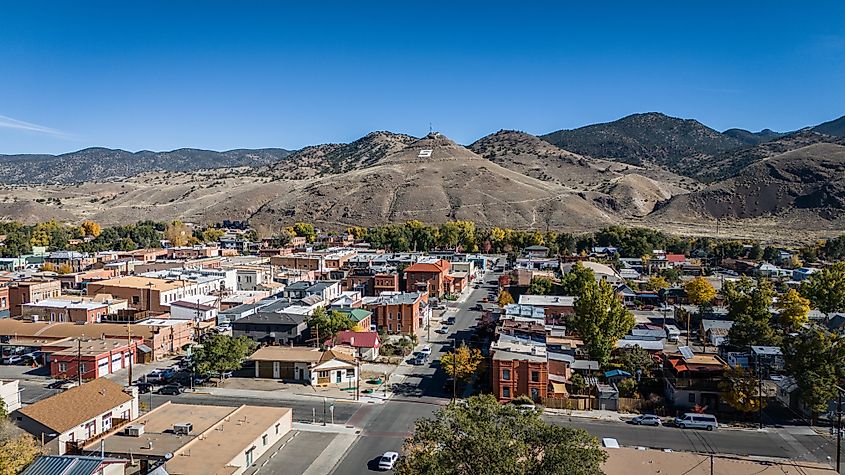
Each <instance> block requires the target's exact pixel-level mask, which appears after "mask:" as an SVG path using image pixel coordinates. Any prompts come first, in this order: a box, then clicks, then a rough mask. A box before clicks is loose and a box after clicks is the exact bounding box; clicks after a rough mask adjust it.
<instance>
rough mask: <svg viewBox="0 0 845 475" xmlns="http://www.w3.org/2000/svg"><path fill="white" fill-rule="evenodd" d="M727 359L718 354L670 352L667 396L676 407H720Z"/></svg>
mask: <svg viewBox="0 0 845 475" xmlns="http://www.w3.org/2000/svg"><path fill="white" fill-rule="evenodd" d="M726 366H727V362H726V361H725V360H723V359H722V358H720V357H719V356H717V355H693V356H692V357H689V358H687V357H684V356H683V355H667V357H666V360H665V365H664V377H663V380H664V382H665V387H664V389H665V393H666V399H667V400H668V401H669V402H671V403H672V404H673V405H674V406H675V407H676V408H692V407H695V406H696V405H698V406H701V407H707V408H709V410H711V411H715V410H718V409H719V403H720V401H721V392H720V390H719V382H720V381H721V380H722V375H723V373H724V370H725V367H726Z"/></svg>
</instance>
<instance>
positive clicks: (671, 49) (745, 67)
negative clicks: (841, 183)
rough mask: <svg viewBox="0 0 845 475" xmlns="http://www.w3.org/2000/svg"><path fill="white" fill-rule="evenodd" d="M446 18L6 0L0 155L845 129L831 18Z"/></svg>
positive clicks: (801, 14)
mask: <svg viewBox="0 0 845 475" xmlns="http://www.w3.org/2000/svg"><path fill="white" fill-rule="evenodd" d="M457 3H459V2H454V1H453V2H437V1H429V2H426V3H415V4H411V2H366V1H360V2H349V1H346V2H337V3H334V2H295V3H294V2H291V3H290V4H289V5H287V6H286V5H285V4H283V3H282V2H246V1H242V2H220V3H214V2H203V3H196V4H193V5H192V4H191V3H190V2H173V1H170V2H154V1H148V2H134V3H132V2H114V1H110V2H95V1H90V2H39V1H26V2H3V4H2V5H0V153H61V152H67V151H71V150H76V149H80V148H84V147H88V146H106V147H114V148H123V149H127V150H132V151H135V150H141V149H150V150H169V149H173V148H179V147H198V148H208V149H216V150H223V149H231V148H239V147H249V148H253V147H284V148H298V147H301V146H304V145H308V144H315V143H323V142H341V141H343V142H345V141H349V140H354V139H355V138H358V137H360V136H361V135H364V134H366V133H367V132H369V131H372V130H392V131H396V132H404V133H409V134H412V135H422V134H424V133H426V132H427V131H428V126H429V123H432V124H433V126H434V128H435V129H437V130H440V131H442V132H443V133H445V134H446V135H448V136H450V137H452V138H453V139H455V140H456V141H458V142H461V143H470V142H472V141H474V140H475V139H477V138H480V137H481V136H483V135H486V134H488V133H491V132H494V131H496V130H498V129H502V128H505V129H519V130H524V131H527V132H531V133H535V134H541V133H546V132H550V131H553V130H557V129H561V128H574V127H579V126H582V125H586V124H589V123H595V122H603V121H609V120H614V119H617V118H619V117H622V116H625V115H627V114H630V113H635V112H646V111H660V112H665V113H667V114H670V115H674V116H679V117H689V118H695V119H698V120H700V121H701V122H703V123H705V124H707V125H710V126H712V127H714V128H716V129H719V130H723V129H726V128H730V127H743V128H748V129H753V130H758V129H761V128H764V127H769V128H772V129H775V130H792V129H796V128H800V127H803V126H806V125H812V124H817V123H819V122H823V121H826V120H830V119H834V118H836V117H839V116H841V115H843V114H845V21H843V19H845V2H841V1H831V2H812V4H813V5H812V6H807V5H802V6H800V7H798V6H797V4H796V3H795V2H777V1H774V2H771V1H770V2H724V3H719V2H666V3H660V2H622V1H620V2H618V4H615V2H589V3H592V4H594V5H595V6H587V5H583V6H568V5H565V3H568V2H548V3H547V4H546V3H542V2H531V1H523V2H502V3H498V2H495V1H487V2H477V3H475V2H460V5H455V4H457ZM581 3H588V2H581ZM693 3H695V4H696V5H693ZM734 3H743V4H746V3H747V4H751V3H757V5H756V6H755V5H743V6H737V5H735V4H734ZM808 3H809V2H808ZM176 4H178V5H176ZM676 4H683V5H676Z"/></svg>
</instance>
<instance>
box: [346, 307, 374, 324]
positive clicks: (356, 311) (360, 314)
mask: <svg viewBox="0 0 845 475" xmlns="http://www.w3.org/2000/svg"><path fill="white" fill-rule="evenodd" d="M372 314H373V312H369V311H367V310H364V309H363V308H353V309H352V310H351V311H350V312H349V318H351V319H352V321H353V322H355V323H358V322H360V321H361V320H363V319H365V318H367V317H369V316H370V315H372Z"/></svg>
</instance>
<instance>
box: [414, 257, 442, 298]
mask: <svg viewBox="0 0 845 475" xmlns="http://www.w3.org/2000/svg"><path fill="white" fill-rule="evenodd" d="M449 268H450V264H449V261H446V260H443V259H439V260H437V261H433V262H417V263H414V264H411V265H410V266H408V267H406V268H405V290H406V291H408V292H425V293H427V294H428V295H430V296H432V297H442V296H443V295H445V294H447V293H452V286H451V278H450V277H449Z"/></svg>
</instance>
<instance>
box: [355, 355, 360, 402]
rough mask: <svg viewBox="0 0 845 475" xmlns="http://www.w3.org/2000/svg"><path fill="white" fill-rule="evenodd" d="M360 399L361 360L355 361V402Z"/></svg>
mask: <svg viewBox="0 0 845 475" xmlns="http://www.w3.org/2000/svg"><path fill="white" fill-rule="evenodd" d="M359 399H361V359H360V358H356V359H355V400H356V401H357V400H359Z"/></svg>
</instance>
